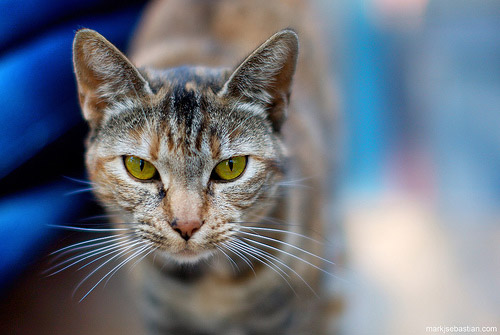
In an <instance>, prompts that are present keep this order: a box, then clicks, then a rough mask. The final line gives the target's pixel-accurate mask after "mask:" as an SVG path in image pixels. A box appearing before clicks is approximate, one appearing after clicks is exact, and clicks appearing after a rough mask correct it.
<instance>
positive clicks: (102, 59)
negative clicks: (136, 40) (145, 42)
mask: <svg viewBox="0 0 500 335" xmlns="http://www.w3.org/2000/svg"><path fill="white" fill-rule="evenodd" d="M73 66H74V70H75V75H76V81H77V84H78V95H79V99H80V105H81V108H82V112H83V116H84V117H85V119H86V120H87V122H88V123H89V125H90V126H91V127H96V126H97V125H98V124H99V123H100V122H101V120H102V119H103V117H104V114H105V112H106V110H107V108H108V107H109V106H111V105H112V104H113V103H116V102H121V101H123V100H125V99H127V98H132V99H133V98H139V97H141V96H144V95H146V94H150V93H151V89H150V87H149V84H148V82H147V81H146V80H145V79H144V77H143V76H142V75H141V74H140V73H139V71H138V70H137V68H136V67H135V66H134V65H133V64H132V63H131V62H130V61H129V60H128V59H127V57H125V55H124V54H123V53H121V52H120V51H119V50H118V49H117V48H116V47H115V46H114V45H113V44H111V42H109V41H108V40H106V39H105V38H104V37H103V36H102V35H100V34H99V33H97V32H95V31H93V30H91V29H81V30H79V31H78V32H77V33H76V35H75V39H74V41H73Z"/></svg>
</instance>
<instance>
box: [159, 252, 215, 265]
mask: <svg viewBox="0 0 500 335" xmlns="http://www.w3.org/2000/svg"><path fill="white" fill-rule="evenodd" d="M156 253H157V254H158V255H159V256H160V257H161V258H163V259H165V260H168V261H174V262H175V263H178V264H196V263H198V262H200V261H202V260H204V259H207V258H210V257H211V256H212V255H213V252H211V251H192V250H189V249H184V250H182V251H179V252H175V253H172V252H168V251H164V250H158V251H157V252H156Z"/></svg>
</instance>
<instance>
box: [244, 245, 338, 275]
mask: <svg viewBox="0 0 500 335" xmlns="http://www.w3.org/2000/svg"><path fill="white" fill-rule="evenodd" d="M242 238H243V239H244V240H246V241H249V242H252V243H256V244H259V245H261V246H263V247H265V248H269V249H272V250H275V251H279V252H281V253H283V254H285V255H288V256H290V257H293V258H295V259H297V260H299V261H301V262H304V263H306V264H308V265H310V266H312V267H313V268H315V269H317V270H319V271H321V272H323V273H325V274H327V275H329V276H332V277H335V278H336V276H334V275H333V274H332V273H330V272H328V271H326V270H324V269H322V268H320V267H319V266H317V265H315V264H313V263H311V262H309V261H307V260H305V259H303V258H301V257H299V256H297V255H294V254H292V253H290V252H287V251H284V250H281V249H279V248H275V247H273V246H271V245H267V244H265V243H261V242H259V241H255V240H252V239H250V238H246V237H242Z"/></svg>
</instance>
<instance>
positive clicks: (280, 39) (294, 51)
mask: <svg viewBox="0 0 500 335" xmlns="http://www.w3.org/2000/svg"><path fill="white" fill-rule="evenodd" d="M298 48H299V41H298V37H297V34H296V33H295V32H294V31H293V30H290V29H285V30H282V31H280V32H277V33H276V34H274V35H273V36H271V38H269V39H268V40H267V41H266V42H264V43H263V44H262V45H261V46H260V47H258V48H257V49H256V50H255V51H254V52H253V53H252V54H250V56H248V57H247V58H246V59H245V60H244V61H243V63H241V64H240V65H239V66H238V67H237V68H236V70H235V71H234V72H233V73H232V75H231V76H230V77H229V79H228V80H227V82H226V83H225V84H224V86H223V88H222V89H221V91H220V92H219V96H222V97H228V98H232V99H235V101H238V102H243V103H252V104H257V105H259V106H260V107H261V108H262V109H263V110H264V111H265V112H266V113H267V117H268V119H269V120H270V121H271V123H272V125H273V128H274V130H275V131H279V130H280V129H281V126H282V124H283V122H284V120H285V117H286V108H287V106H288V102H289V99H290V93H291V85H292V78H293V74H294V73H295V66H296V63H297V56H298Z"/></svg>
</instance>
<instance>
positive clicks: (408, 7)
mask: <svg viewBox="0 0 500 335" xmlns="http://www.w3.org/2000/svg"><path fill="white" fill-rule="evenodd" d="M318 5H319V7H320V8H321V12H322V14H323V16H324V19H325V23H326V24H325V27H324V28H325V30H326V33H327V36H328V37H329V39H330V40H331V42H332V43H331V44H330V45H331V50H330V51H331V59H332V64H331V65H332V66H331V68H332V76H333V78H334V80H335V86H336V87H337V88H338V90H339V92H338V94H337V95H338V96H339V97H340V107H339V108H340V115H341V117H340V119H341V121H340V122H341V123H342V127H341V129H342V132H341V133H342V138H341V139H340V142H341V146H342V150H341V156H342V157H341V159H340V176H339V180H340V186H339V190H338V191H337V194H338V199H336V201H338V202H339V203H340V206H339V205H338V204H335V207H336V208H338V207H340V216H341V218H342V221H343V222H344V225H345V228H344V229H345V235H346V243H347V257H348V265H347V266H346V269H345V273H344V274H343V275H342V276H344V277H345V278H347V282H348V284H346V287H345V288H342V289H345V290H347V291H348V292H350V293H348V294H349V299H348V303H347V305H348V307H347V310H348V312H347V318H346V321H345V326H344V327H345V333H346V334H406V333H412V334H419V333H422V334H423V333H425V327H426V326H440V325H444V326H445V325H470V326H497V327H499V329H500V319H499V315H500V287H499V283H500V172H499V171H500V34H499V32H500V2H499V1H496V0H491V1H488V0H477V1H461V0H439V1H432V0H331V1H329V0H319V1H318ZM141 9H142V3H141V2H139V1H118V0H114V1H113V0H106V1H97V0H93V1H76V0H71V1H68V0H65V1H63V0H51V1H41V0H39V1H36V0H31V1H13V0H4V1H2V2H0V17H1V20H0V106H2V108H1V109H0V124H2V126H3V136H2V137H0V155H1V157H2V159H1V160H0V178H1V179H0V183H1V187H0V196H1V198H0V260H1V262H0V292H1V293H3V294H4V295H8V294H9V290H10V289H12V288H15V285H14V283H15V281H16V280H17V279H18V278H20V275H21V274H22V273H23V270H26V269H27V268H28V267H29V266H30V264H32V262H33V261H35V260H37V259H38V258H39V257H40V256H41V255H42V253H43V250H44V248H45V247H46V246H47V245H48V244H49V243H51V241H53V240H54V234H55V232H54V231H52V230H49V229H48V228H47V226H46V224H47V223H50V224H65V223H68V222H74V220H77V218H78V217H80V216H81V213H82V212H85V213H87V212H88V211H89V206H90V207H92V206H93V204H92V201H91V197H89V196H86V195H78V194H77V195H72V196H64V194H66V193H67V192H70V191H73V190H75V189H78V188H84V187H85V185H78V184H77V183H75V182H72V181H70V180H68V179H65V178H64V176H68V177H73V178H80V179H84V178H85V177H84V172H83V160H82V157H83V145H82V142H83V138H84V136H85V133H86V126H85V125H84V124H83V122H82V120H81V116H80V111H79V108H78V105H77V99H76V98H77V96H76V88H75V83H74V77H73V73H72V68H71V41H72V38H73V35H74V32H75V31H76V30H77V29H78V28H80V27H88V28H93V29H96V30H98V31H99V32H101V33H102V34H103V35H104V36H106V37H107V38H108V39H109V40H110V41H111V42H113V43H114V44H115V45H117V46H118V48H120V49H121V50H126V44H127V41H128V40H129V38H130V36H131V34H132V32H133V30H134V27H135V24H136V23H137V20H138V17H139V15H140V11H141ZM332 207H333V204H332ZM1 293H0V294H1Z"/></svg>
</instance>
